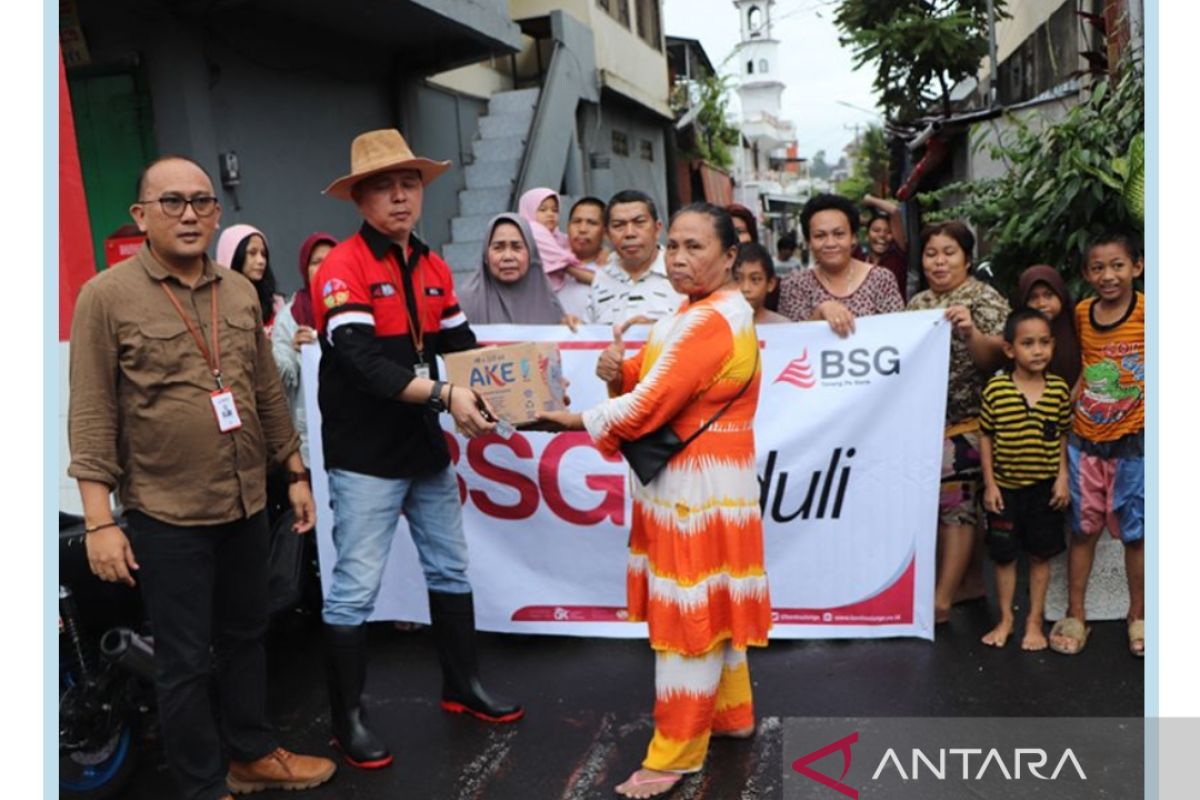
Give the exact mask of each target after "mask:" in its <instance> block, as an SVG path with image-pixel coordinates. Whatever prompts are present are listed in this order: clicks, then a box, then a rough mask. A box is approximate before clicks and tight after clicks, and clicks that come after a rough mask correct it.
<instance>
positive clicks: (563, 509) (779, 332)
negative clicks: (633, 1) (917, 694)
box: [304, 312, 950, 639]
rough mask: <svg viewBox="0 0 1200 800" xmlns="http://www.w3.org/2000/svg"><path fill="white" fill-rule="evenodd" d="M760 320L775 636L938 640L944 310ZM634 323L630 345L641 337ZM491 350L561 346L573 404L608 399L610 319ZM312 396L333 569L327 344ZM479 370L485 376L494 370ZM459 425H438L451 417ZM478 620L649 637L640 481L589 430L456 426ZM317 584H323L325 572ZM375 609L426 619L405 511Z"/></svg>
mask: <svg viewBox="0 0 1200 800" xmlns="http://www.w3.org/2000/svg"><path fill="white" fill-rule="evenodd" d="M856 324H857V332H856V333H854V334H853V335H852V336H851V337H850V338H848V339H845V340H842V339H838V338H837V337H835V336H834V335H833V334H832V333H831V332H830V330H829V326H827V325H825V324H823V323H802V324H796V325H771V326H764V327H763V328H760V329H759V331H758V334H759V339H760V340H761V341H762V343H763V354H762V369H763V383H762V386H763V391H762V397H761V399H760V401H759V408H758V417H757V423H756V427H757V445H758V472H759V482H760V485H761V487H762V507H763V520H764V529H765V537H766V552H767V574H768V577H769V580H770V586H771V598H772V601H773V602H774V605H775V628H774V631H773V634H772V635H773V636H775V637H777V638H834V637H836V638H853V637H881V636H919V637H924V638H930V639H931V638H932V637H933V579H934V559H935V537H936V533H935V532H936V529H937V495H938V481H939V477H940V470H941V452H942V445H941V442H942V425H943V415H944V411H945V396H946V372H947V363H948V358H949V336H950V331H949V326H947V325H945V324H943V323H942V317H941V313H940V312H912V313H905V314H893V315H887V316H879V317H870V318H864V319H860V320H858V321H857V323H856ZM644 333H645V332H644V331H643V332H642V334H643V335H642V336H639V335H638V333H637V329H634V330H633V331H631V332H630V334H629V335H627V337H626V343H627V345H628V346H629V347H630V348H631V352H633V349H635V348H637V347H640V342H639V339H642V338H644ZM476 335H477V336H478V337H479V340H480V342H483V343H504V342H521V341H553V342H557V343H558V345H559V347H560V349H561V351H562V357H563V371H564V373H565V375H566V377H567V378H568V379H569V380H570V382H571V388H570V395H571V400H572V407H573V408H575V409H584V408H589V407H591V406H592V405H594V404H596V403H599V402H600V401H601V400H603V399H604V397H605V390H604V387H603V386H602V384H601V383H600V381H599V379H597V378H596V377H595V374H594V370H595V365H596V359H597V358H598V357H599V354H600V352H601V351H602V350H603V349H604V348H605V347H606V346H607V345H608V344H609V343H610V342H611V335H612V332H611V330H609V329H608V328H606V327H598V326H597V327H585V328H581V329H580V330H579V331H578V332H577V333H571V332H570V331H568V330H567V329H566V328H562V327H556V326H538V327H533V326H530V327H517V326H480V327H479V328H478V329H477V330H476ZM306 350H308V351H309V352H306V353H305V356H304V357H305V366H304V378H305V389H304V390H305V392H306V395H307V400H308V413H309V431H310V436H311V450H312V471H313V490H314V493H315V495H316V500H317V508H318V518H317V531H318V542H319V546H320V553H321V563H322V565H323V567H324V566H325V565H329V564H332V563H333V558H332V555H333V539H332V512H331V511H330V510H329V492H328V486H327V483H326V479H325V473H324V465H323V463H322V459H321V455H320V454H321V440H320V430H321V425H320V418H319V413H320V412H319V410H318V405H317V401H316V382H315V378H314V376H315V375H316V372H317V370H316V361H317V358H318V354H317V352H316V349H315V348H312V347H306ZM494 379H495V378H494V376H488V375H484V374H481V375H480V376H478V380H494ZM451 424H452V423H451V422H450V420H449V419H448V418H446V419H444V420H443V425H445V426H446V427H450V426H451ZM447 436H448V437H449V439H450V451H451V454H452V457H453V458H454V459H455V463H456V465H457V469H458V475H459V489H460V494H461V497H462V499H463V503H464V507H463V524H464V527H465V528H466V536H467V541H468V543H469V547H470V577H471V584H472V585H473V586H474V587H475V602H476V606H477V619H478V626H479V627H480V628H481V629H483V630H490V631H508V632H516V633H547V634H566V635H577V636H614V637H639V636H644V635H645V629H644V626H643V625H641V624H633V623H629V622H623V621H622V620H623V619H624V617H625V610H624V609H625V563H626V559H627V550H626V543H627V541H628V537H629V531H628V521H629V506H630V501H629V494H628V491H627V489H628V486H629V480H630V478H629V475H628V471H627V468H626V466H625V464H624V462H623V461H622V460H620V459H605V458H604V457H603V456H601V455H600V453H599V452H597V451H596V450H595V449H594V448H593V447H592V446H591V442H590V440H589V439H588V437H587V435H586V434H583V433H565V434H548V433H532V432H530V433H526V432H518V433H517V434H516V435H514V436H513V437H512V438H511V439H502V438H500V437H498V436H489V437H487V438H484V439H477V440H475V441H467V440H466V439H463V438H462V437H459V436H457V435H455V434H453V433H452V432H450V431H448V432H447ZM322 578H323V579H325V580H328V574H323V575H322ZM373 619H380V620H392V619H403V620H416V621H426V620H428V610H427V601H426V594H425V586H424V580H423V578H422V575H421V570H420V568H419V566H418V563H417V557H416V550H415V548H414V547H413V545H412V542H411V540H410V538H409V536H408V532H407V528H406V526H405V524H404V521H403V520H402V519H401V520H400V521H399V531H398V535H397V536H396V539H395V542H394V544H393V547H392V553H391V557H390V560H389V562H388V566H387V570H386V572H385V575H384V582H383V590H382V591H381V593H380V596H379V600H378V604H377V605H376V608H375V614H374V616H373Z"/></svg>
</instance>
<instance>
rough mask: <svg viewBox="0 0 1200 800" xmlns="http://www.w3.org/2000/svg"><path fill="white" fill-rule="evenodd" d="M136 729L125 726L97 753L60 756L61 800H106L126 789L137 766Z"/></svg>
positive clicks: (60, 754) (80, 752) (129, 725)
mask: <svg viewBox="0 0 1200 800" xmlns="http://www.w3.org/2000/svg"><path fill="white" fill-rule="evenodd" d="M136 744H137V743H136V741H135V740H134V726H133V725H132V724H131V723H129V722H122V723H121V725H120V727H118V728H117V729H116V730H115V731H113V734H112V736H111V737H110V738H109V739H108V741H106V742H105V743H104V744H103V745H101V746H100V747H98V748H96V749H94V750H77V751H74V752H71V753H59V756H58V796H59V798H60V800H105V798H110V797H116V796H117V795H118V794H120V792H121V790H122V789H123V788H125V784H126V783H127V782H128V780H129V778H130V776H131V775H132V774H133V770H134V768H135V767H136V766H137V763H136V762H137V758H136V753H137V746H136Z"/></svg>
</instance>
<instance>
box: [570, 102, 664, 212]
mask: <svg viewBox="0 0 1200 800" xmlns="http://www.w3.org/2000/svg"><path fill="white" fill-rule="evenodd" d="M601 103H602V104H603V105H602V108H598V107H596V106H593V105H592V104H590V103H584V104H582V105H581V110H580V113H579V134H580V138H581V139H582V150H583V153H584V162H585V163H584V169H585V172H586V176H587V179H588V186H590V191H591V192H592V193H593V194H595V195H596V196H597V197H600V198H601V199H602V200H605V201H607V200H608V199H609V198H610V197H612V195H614V194H616V193H617V192H619V191H621V190H623V189H639V190H641V191H643V192H645V193H646V194H648V195H650V196H651V197H653V198H654V202H655V203H656V204H657V205H658V213H659V216H661V217H663V218H664V219H665V218H666V216H667V213H668V211H669V208H668V205H667V154H666V149H665V145H664V139H663V128H664V125H665V124H666V123H665V122H664V121H663V120H661V119H659V118H658V117H656V116H655V115H653V114H651V113H649V112H646V111H641V110H639V108H638V106H635V105H633V104H632V103H625V102H622V101H621V100H620V99H618V98H616V97H615V96H614V95H613V94H612V93H610V92H605V93H604V95H603V97H602V99H601ZM614 129H615V130H617V131H620V132H621V133H624V134H625V137H626V140H627V141H628V142H629V148H630V150H629V155H628V156H621V155H617V154H615V153H614V152H613V145H612V142H613V130H614ZM643 140H647V141H649V142H651V145H652V151H653V160H652V161H647V160H645V159H643V158H642V157H641V142H642V141H643ZM598 161H600V162H607V167H605V166H598V165H597V162H598Z"/></svg>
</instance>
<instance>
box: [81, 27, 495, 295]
mask: <svg viewBox="0 0 1200 800" xmlns="http://www.w3.org/2000/svg"><path fill="white" fill-rule="evenodd" d="M85 9H86V10H88V11H89V12H90V13H91V14H92V16H91V17H89V18H87V19H85V27H86V30H87V33H88V45H89V50H90V51H91V55H92V61H93V63H94V64H99V65H103V64H109V63H111V64H119V63H126V62H129V61H130V60H131V59H134V58H136V59H137V60H138V62H139V63H140V66H139V69H140V70H141V71H142V72H143V73H144V74H145V76H146V79H147V83H148V85H149V92H150V98H151V105H152V107H153V122H154V141H155V144H156V146H157V150H158V152H159V153H181V154H184V155H188V156H190V157H192V158H195V159H196V160H197V161H198V162H200V163H201V164H202V165H203V166H204V167H205V168H206V169H207V170H208V171H209V172H210V174H212V176H213V178H214V181H215V182H216V183H217V186H216V187H215V188H216V190H217V195H218V196H219V197H220V200H221V206H222V218H221V222H222V225H223V226H225V227H228V226H229V225H231V224H234V223H238V222H245V223H249V224H252V225H255V226H256V227H258V228H260V229H261V230H262V231H263V232H264V233H265V234H266V236H267V239H268V241H269V243H270V252H271V266H272V270H273V272H274V273H275V276H276V280H277V282H278V285H279V287H280V290H281V291H282V292H284V293H286V294H290V293H291V292H292V291H294V290H295V289H296V288H298V287H299V283H300V278H299V272H298V269H297V266H296V256H297V253H298V250H299V246H300V243H301V242H302V241H303V240H304V239H305V238H306V237H307V236H308V235H309V234H310V233H312V232H313V231H316V230H326V231H329V232H330V233H332V234H334V235H335V236H339V237H342V236H348V235H350V234H352V233H353V232H354V231H355V230H357V228H358V226H359V225H360V223H361V219H360V218H359V216H358V214H357V212H356V210H355V208H354V206H353V205H352V204H350V203H346V202H343V201H339V200H334V199H332V198H328V197H325V196H324V195H322V194H321V190H322V189H324V188H325V186H327V185H328V184H329V183H330V182H331V181H333V180H334V179H335V178H337V177H340V176H341V175H344V174H346V173H347V172H349V170H350V143H351V141H352V140H353V138H354V137H355V136H356V135H357V134H359V133H362V132H363V131H367V130H372V129H377V128H386V127H397V126H399V127H400V128H401V130H402V131H404V133H405V134H406V135H408V136H409V137H410V140H411V141H410V144H411V145H412V146H413V147H414V150H415V151H416V152H418V153H420V154H422V155H429V156H431V157H437V158H448V159H449V160H451V161H453V162H454V167H453V169H452V170H451V171H450V172H448V173H447V174H446V175H444V176H443V177H441V178H440V179H439V181H438V183H437V184H435V185H434V186H433V187H431V190H430V192H429V198H428V204H427V210H426V214H425V216H424V218H423V220H422V222H421V224H420V225H419V226H418V230H417V233H418V235H420V236H421V237H422V238H425V239H426V240H427V241H428V242H429V243H430V244H431V245H432V246H433V247H435V248H439V247H441V246H442V245H443V244H445V243H446V242H447V241H449V220H450V218H451V217H453V216H454V214H455V213H457V191H458V189H461V188H462V186H463V171H462V170H463V166H464V163H465V159H464V153H466V152H469V147H466V146H465V145H469V142H470V139H471V137H473V136H474V134H475V132H476V130H477V124H476V119H477V117H478V116H479V113H480V112H481V109H482V108H483V107H484V102H483V101H481V100H478V99H468V98H464V99H462V100H461V101H458V100H447V97H450V96H452V95H449V94H448V93H447V92H446V91H437V90H435V89H433V88H426V87H425V80H424V78H423V76H419V75H411V76H397V75H395V74H394V73H393V71H392V66H391V64H390V61H389V60H388V59H386V58H378V59H374V60H373V59H372V57H371V54H370V53H369V52H365V53H356V52H354V50H355V46H354V45H353V44H346V45H343V48H344V49H343V50H342V51H340V52H339V51H338V50H337V49H336V47H337V45H336V43H328V42H327V43H325V44H324V45H323V46H319V47H318V46H315V43H311V44H313V46H307V45H309V44H310V43H308V42H303V41H300V42H296V40H295V38H294V36H293V35H291V34H290V33H289V32H287V31H280V32H277V34H278V38H277V39H275V40H274V41H270V40H264V39H263V38H261V37H260V36H259V33H258V32H256V31H253V30H245V31H239V30H229V31H222V32H221V33H220V35H214V34H212V33H209V32H206V31H205V30H204V29H203V28H202V27H201V26H196V25H187V24H186V23H182V22H178V21H176V20H175V19H173V18H171V17H169V16H163V17H161V18H155V17H153V16H146V17H137V18H126V17H124V16H121V15H116V14H114V15H105V14H103V13H100V12H101V11H102V10H103V9H102V8H101V7H97V6H94V5H93V6H86V7H85ZM503 61H504V59H497V62H498V63H502V62H503ZM68 77H69V79H70V75H69V76H68ZM465 88H472V87H470V86H467V87H465ZM470 94H475V92H474V91H472V92H470ZM418 108H420V113H417V109H418ZM418 125H419V127H420V130H413V131H410V130H409V128H410V127H414V128H415V127H416V126H418ZM445 131H454V132H455V133H456V136H451V137H447V136H445ZM227 151H234V152H236V153H237V156H238V160H239V162H240V167H241V182H240V184H239V185H238V186H237V187H236V189H234V190H230V189H228V188H225V187H223V186H221V185H220V180H219V174H220V173H219V169H218V164H219V161H218V156H219V154H220V153H222V152H227ZM129 199H130V200H132V198H129ZM451 200H452V201H453V207H452V205H451V202H450V201H451ZM126 202H127V201H126ZM215 249H216V243H215V241H214V243H213V246H212V247H211V249H210V252H215Z"/></svg>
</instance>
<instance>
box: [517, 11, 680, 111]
mask: <svg viewBox="0 0 1200 800" xmlns="http://www.w3.org/2000/svg"><path fill="white" fill-rule="evenodd" d="M656 1H657V2H659V19H660V20H661V19H662V3H661V0H656ZM629 2H630V12H631V13H630V17H631V19H630V27H629V28H626V27H625V26H624V25H622V24H621V23H620V22H618V21H617V20H616V19H615V18H613V17H612V16H610V15H609V14H608V13H607V12H606V11H605V10H604V9H602V8H600V7H599V6H597V5H596V2H595V0H509V4H508V6H509V12H510V13H511V14H512V18H513V19H524V18H527V17H538V16H544V15H546V14H549V13H550V12H551V11H566V12H567V13H568V14H571V15H572V16H574V17H575V18H576V19H578V20H579V21H580V22H582V23H584V24H585V25H587V26H588V27H589V28H591V29H592V35H593V39H594V41H595V43H596V66H597V68H598V69H599V70H600V73H601V76H602V80H603V81H604V85H605V86H608V87H610V88H612V89H613V90H614V91H618V92H620V93H621V94H623V95H625V96H626V97H628V98H630V99H632V100H634V101H636V102H638V103H641V104H642V105H645V106H646V107H647V108H650V109H652V110H654V111H657V112H658V113H660V114H662V115H663V116H664V117H670V116H671V112H670V105H669V102H668V98H669V95H670V85H669V81H668V78H667V53H666V43H665V42H663V43H662V49H655V48H653V47H651V46H650V45H648V44H647V43H646V42H644V41H642V39H640V38H639V37H638V20H637V16H638V15H637V13H636V8H635V5H634V2H635V0H629Z"/></svg>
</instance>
